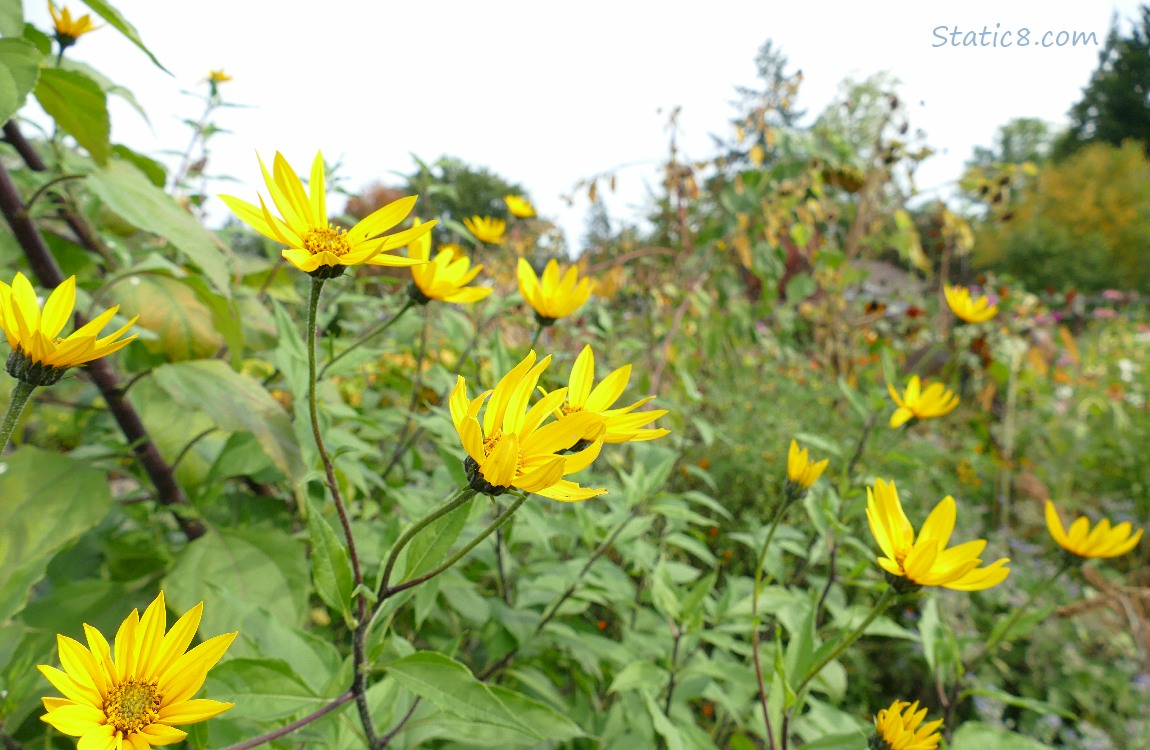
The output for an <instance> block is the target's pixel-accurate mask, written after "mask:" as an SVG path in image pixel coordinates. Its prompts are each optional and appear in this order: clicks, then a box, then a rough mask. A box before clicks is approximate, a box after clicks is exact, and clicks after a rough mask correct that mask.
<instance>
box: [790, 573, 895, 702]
mask: <svg viewBox="0 0 1150 750" xmlns="http://www.w3.org/2000/svg"><path fill="white" fill-rule="evenodd" d="M895 598H896V597H895V590H894V587H893V586H888V587H887V590H886V591H884V592H882V596H880V597H879V599H878V601H877V602H875V605H874V609H872V610H871V613H870V614H869V615H867V617H866V619H865V620H863V621H862V622H861V623H859V625H858V626H857V627H856V628H855V629H854V630H852V631H851V632H850V634H849V635H847V637H846V639H845V640H844V641H843V642H842V643H840V644H839V645H837V646H835V647H834V649H832V650H831V652H830V653H829V654H827V655H826V656H824V657H823V658H822V659H819V662H818V664H816V665H815V666H814V667H812V668H811V670H810V671H809V672H807V676H806V677H804V678H803V681H802V682H800V683H799V685H798V687H796V688H795V695H798V694H799V693H801V692H802V691H803V688H805V687H806V686H807V685H809V684H811V680H813V679H814V678H816V677H818V675H819V672H821V671H823V668H824V667H825V666H826V665H828V664H830V663H831V662H832V661H834V660H835V659H837V658H839V657H840V656H842V654H843V652H844V651H846V650H847V649H848V648H850V647H851V645H852V644H854V642H855V641H857V640H858V639H859V638H861V637H862V634H863V631H865V630H866V629H867V627H868V626H869V625H870V624H871V623H872V622H874V621H875V620H877V619H878V616H879V615H881V614H882V613H883V612H886V610H887V609H888V608H889V607H890V605H891V604H894V600H895Z"/></svg>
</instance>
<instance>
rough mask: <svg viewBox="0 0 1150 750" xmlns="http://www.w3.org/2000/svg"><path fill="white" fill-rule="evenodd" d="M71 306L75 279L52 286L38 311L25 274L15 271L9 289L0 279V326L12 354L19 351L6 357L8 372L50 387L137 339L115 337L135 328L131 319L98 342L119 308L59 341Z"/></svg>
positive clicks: (103, 313) (105, 313)
mask: <svg viewBox="0 0 1150 750" xmlns="http://www.w3.org/2000/svg"><path fill="white" fill-rule="evenodd" d="M75 305H76V277H75V276H72V277H70V278H68V279H67V280H66V281H64V283H63V284H61V285H60V286H58V287H56V290H55V291H53V292H52V294H51V295H49V297H48V301H47V302H45V303H44V309H43V311H41V310H40V303H39V301H38V300H37V299H36V292H35V290H33V289H32V284H31V282H29V281H28V279H26V278H25V277H24V274H22V273H17V274H16V278H14V279H13V280H12V286H8V285H7V284H5V283H4V282H3V281H0V328H3V329H4V333H5V335H6V336H7V337H8V343H9V344H10V345H11V346H12V351H13V352H18V353H19V354H18V355H17V356H15V357H10V358H9V359H8V372H9V374H11V375H12V376H13V377H15V378H19V379H20V380H24V381H26V382H29V383H32V384H33V385H51V384H52V383H55V382H56V381H57V380H59V379H60V377H62V376H63V375H64V370H66V369H67V368H69V367H73V366H75V365H82V364H84V363H85V362H91V361H92V360H94V359H99V358H100V357H106V356H107V355H109V354H111V353H113V352H116V351H119V350H120V349H122V348H124V347H125V346H127V345H128V344H129V343H130V342H131V341H132V340H133V339H135V338H136V335H137V334H132V335H131V336H129V337H127V338H125V339H121V338H120V337H121V336H123V335H124V333H126V332H127V330H128V329H129V328H131V327H132V326H133V325H134V324H135V322H136V318H132V319H131V320H129V321H128V322H127V323H126V324H124V325H123V326H122V327H121V328H118V329H117V330H116V331H114V332H113V333H111V334H109V335H107V336H104V337H103V338H97V336H99V335H100V332H101V331H102V330H103V329H104V326H106V325H108V323H109V322H110V321H111V320H112V318H113V317H115V315H116V312H117V311H118V310H119V309H120V307H119V305H117V306H115V307H113V308H111V309H109V310H105V311H104V312H102V313H101V314H100V315H98V316H96V317H95V318H94V319H93V320H91V321H89V322H88V323H87V324H85V325H84V326H82V327H80V328H77V329H76V330H75V331H73V332H72V333H71V334H70V335H69V336H68V337H67V338H60V331H61V330H63V328H64V325H65V324H66V323H67V322H68V320H69V319H70V318H71V317H72V308H73V307H75ZM14 370H15V371H14Z"/></svg>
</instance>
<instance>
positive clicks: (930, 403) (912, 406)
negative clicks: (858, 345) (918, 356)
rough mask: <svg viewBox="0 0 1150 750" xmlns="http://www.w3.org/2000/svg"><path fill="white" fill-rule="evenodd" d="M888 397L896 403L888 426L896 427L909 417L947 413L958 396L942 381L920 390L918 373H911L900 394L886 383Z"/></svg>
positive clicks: (952, 408) (926, 416)
mask: <svg viewBox="0 0 1150 750" xmlns="http://www.w3.org/2000/svg"><path fill="white" fill-rule="evenodd" d="M886 387H887V389H888V390H889V391H890V397H891V398H893V399H894V402H895V403H896V404H898V408H897V409H895V412H894V414H892V415H891V417H890V426H891V427H898V426H899V425H902V424H904V423H906V422H909V421H910V420H911V419H929V418H930V417H941V416H943V415H944V414H949V413H950V412H951V411H953V410H954V407H956V406H958V396H956V395H955V394H954V393H952V392H951V391H948V390H946V388H945V387H943V385H942V383H931V384H930V385H928V386H927V387H926V390H922V384H921V383H920V382H919V379H918V375H912V376H911V379H910V381H909V382H908V383H907V384H906V390H905V391H904V392H903V394H902V395H901V396H900V395H899V393H898V391H896V390H895V389H894V386H893V385H891V384H890V383H887V384H886Z"/></svg>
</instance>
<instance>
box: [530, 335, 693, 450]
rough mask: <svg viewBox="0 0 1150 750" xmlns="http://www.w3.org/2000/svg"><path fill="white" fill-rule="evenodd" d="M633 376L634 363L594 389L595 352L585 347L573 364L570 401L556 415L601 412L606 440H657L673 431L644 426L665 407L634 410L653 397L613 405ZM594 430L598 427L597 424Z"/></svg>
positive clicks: (566, 415)
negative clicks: (624, 404) (616, 405)
mask: <svg viewBox="0 0 1150 750" xmlns="http://www.w3.org/2000/svg"><path fill="white" fill-rule="evenodd" d="M630 379H631V365H623V366H622V367H620V368H619V369H617V370H615V371H614V372H612V373H611V374H610V375H608V376H607V377H605V378H603V379H602V380H601V381H599V385H598V386H596V387H595V388H594V389H592V387H591V386H592V385H593V384H594V382H595V354H594V353H593V352H592V351H591V347H590V346H584V347H583V351H582V352H580V353H579V356H578V358H576V360H575V364H574V365H572V366H571V377H570V380H569V387H568V388H567V400H566V402H564V403H563V404H562V405H561V406H559V408H558V409H556V410H555V416H556V417H558V418H559V419H561V420H563V419H567V418H568V417H569V416H571V415H573V414H581V413H587V412H591V413H593V414H598V415H599V416H601V417H603V418H604V419H605V420H606V422H605V428H606V431H605V432H604V433H603V442H604V443H626V442H630V441H633V440H634V441H640V440H654V439H655V438H660V437H663V436H664V435H666V434H668V433H670V432H671V431H670V430H664V429H661V428H658V429H656V428H647V429H644V427H645V426H646V425H649V424H650V423H651V422H654V421H655V420H656V419H658V418H659V417H661V416H663V415H664V414H666V413H667V410H666V409H653V410H650V411H635V410H636V409H638V408H639V407H640V406H643V405H645V404H647V403H649V402H650V401H652V400H653V399H654V398H655V397H654V396H647V397H646V398H641V399H639V400H638V401H636V402H635V403H633V404H631V405H630V406H622V407H619V408H616V409H612V408H611V405H612V404H614V403H615V402H616V401H617V400H618V399H619V397H620V396H621V395H623V390H624V389H625V388H626V387H627V382H628V381H629V380H630ZM544 395H546V394H544ZM593 429H594V430H598V427H594V428H593ZM568 447H570V446H568Z"/></svg>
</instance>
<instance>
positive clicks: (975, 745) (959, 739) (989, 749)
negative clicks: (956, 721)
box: [950, 721, 1049, 750]
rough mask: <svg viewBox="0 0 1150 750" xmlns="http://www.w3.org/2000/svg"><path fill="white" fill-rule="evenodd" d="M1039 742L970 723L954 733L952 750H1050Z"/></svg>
mask: <svg viewBox="0 0 1150 750" xmlns="http://www.w3.org/2000/svg"><path fill="white" fill-rule="evenodd" d="M1048 747H1049V746H1048V745H1044V744H1042V743H1041V742H1038V741H1037V740H1032V739H1030V738H1029V737H1024V736H1023V735H1021V734H1016V733H1014V732H1011V731H1009V730H1007V729H999V728H998V727H992V726H990V725H989V724H983V723H982V722H978V721H968V722H966V723H965V724H963V725H962V726H960V727H959V728H958V731H957V732H955V733H954V741H953V742H951V743H950V750H1048Z"/></svg>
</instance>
